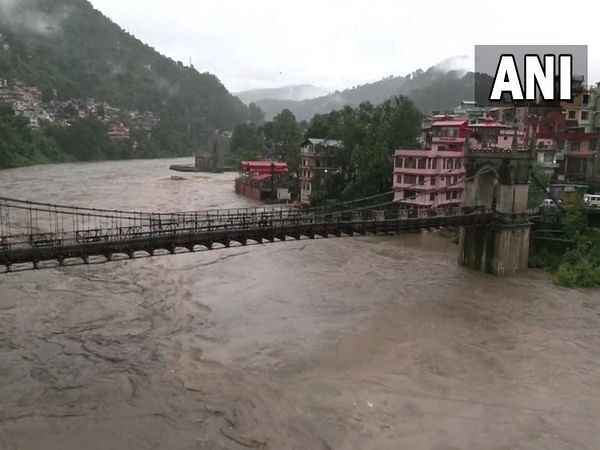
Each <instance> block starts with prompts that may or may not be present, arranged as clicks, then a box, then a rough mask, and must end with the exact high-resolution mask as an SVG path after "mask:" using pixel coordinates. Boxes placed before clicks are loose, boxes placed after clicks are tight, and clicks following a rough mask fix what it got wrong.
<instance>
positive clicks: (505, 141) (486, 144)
mask: <svg viewBox="0 0 600 450" xmlns="http://www.w3.org/2000/svg"><path fill="white" fill-rule="evenodd" d="M469 129H470V130H471V135H470V138H469V147H470V148H472V149H478V150H483V149H485V150H510V149H512V148H513V147H515V148H520V149H522V148H525V147H526V145H525V141H526V139H525V135H526V133H525V131H522V130H519V129H518V128H513V127H510V126H508V125H505V124H503V123H500V122H496V121H495V120H494V119H492V118H491V117H487V118H486V119H485V121H484V122H482V123H474V124H471V125H469Z"/></svg>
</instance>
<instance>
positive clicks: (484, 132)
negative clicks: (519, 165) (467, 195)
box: [393, 116, 526, 208]
mask: <svg viewBox="0 0 600 450" xmlns="http://www.w3.org/2000/svg"><path fill="white" fill-rule="evenodd" d="M423 131H424V137H423V138H422V142H423V144H422V147H421V148H410V149H399V150H396V151H395V154H394V156H395V159H394V183H393V187H394V191H395V194H394V201H395V202H396V203H399V204H401V205H405V206H411V207H417V208H432V207H433V208H436V207H447V206H458V205H461V204H462V203H463V201H464V195H463V193H464V176H465V167H464V157H465V151H466V150H467V149H471V150H493V151H511V150H513V149H516V150H520V151H522V150H524V149H525V148H526V133H525V131H522V130H519V129H517V128H516V127H514V126H509V125H506V124H503V123H499V122H496V121H495V120H494V119H493V118H491V117H489V116H488V117H486V118H485V119H484V120H483V121H481V122H478V123H471V124H469V121H468V120H465V119H457V118H455V117H454V118H449V117H444V118H442V119H441V120H436V121H434V122H433V123H432V125H431V127H430V128H428V129H425V130H423Z"/></svg>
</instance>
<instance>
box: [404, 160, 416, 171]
mask: <svg viewBox="0 0 600 450" xmlns="http://www.w3.org/2000/svg"><path fill="white" fill-rule="evenodd" d="M404 168H405V169H416V168H417V160H416V159H415V158H406V159H405V160H404Z"/></svg>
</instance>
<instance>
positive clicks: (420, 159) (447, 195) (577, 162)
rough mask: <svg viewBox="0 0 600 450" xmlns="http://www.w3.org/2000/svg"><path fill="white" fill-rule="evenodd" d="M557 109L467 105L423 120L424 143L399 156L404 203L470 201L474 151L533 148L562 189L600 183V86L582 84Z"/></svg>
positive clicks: (399, 193) (397, 185)
mask: <svg viewBox="0 0 600 450" xmlns="http://www.w3.org/2000/svg"><path fill="white" fill-rule="evenodd" d="M575 92H576V95H574V98H573V100H572V101H570V102H561V103H558V104H541V103H539V104H531V105H523V106H512V105H508V106H502V107H483V106H478V105H477V104H475V102H470V101H464V102H462V103H461V104H460V105H458V106H457V107H456V108H454V109H453V111H450V112H436V113H434V114H432V115H431V116H429V117H427V118H425V119H424V120H423V132H422V136H421V145H420V146H419V147H418V148H410V149H398V150H396V151H395V154H394V185H393V186H394V191H395V201H396V202H397V203H400V204H403V205H407V206H412V207H420V208H430V207H440V206H456V205H461V204H462V203H463V201H464V196H463V193H464V177H465V168H464V157H465V151H467V150H469V149H470V150H479V151H513V150H514V151H531V152H534V153H535V157H536V159H537V162H538V163H539V164H540V166H541V167H543V170H544V172H545V174H546V175H547V176H548V177H549V178H550V180H551V182H552V183H553V186H552V189H553V190H554V191H555V192H564V191H569V190H573V189H575V188H576V187H577V188H579V187H581V186H584V187H585V186H586V185H596V186H598V185H600V154H599V153H600V146H599V144H598V142H599V138H600V83H598V84H597V85H596V86H595V87H593V88H585V87H584V86H583V85H582V83H581V82H577V83H575Z"/></svg>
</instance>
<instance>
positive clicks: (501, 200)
mask: <svg viewBox="0 0 600 450" xmlns="http://www.w3.org/2000/svg"><path fill="white" fill-rule="evenodd" d="M465 161H466V168H467V171H466V179H467V181H466V183H465V205H466V206H485V207H487V208H493V209H495V213H496V216H497V220H496V221H495V223H494V224H493V225H481V226H464V227H461V229H460V252H459V263H460V264H461V265H463V266H465V267H470V268H472V269H476V270H480V271H482V272H487V273H491V274H494V275H498V276H505V275H510V274H514V273H517V272H521V271H524V270H527V266H528V262H529V234H530V224H529V221H528V219H527V200H528V194H529V171H530V169H531V157H530V153H529V152H527V151H516V150H513V151H509V152H506V151H504V152H493V151H486V152H482V151H479V152H468V153H467V155H466V157H465Z"/></svg>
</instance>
